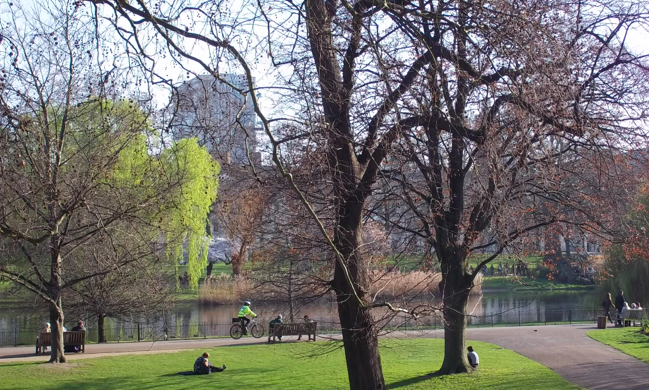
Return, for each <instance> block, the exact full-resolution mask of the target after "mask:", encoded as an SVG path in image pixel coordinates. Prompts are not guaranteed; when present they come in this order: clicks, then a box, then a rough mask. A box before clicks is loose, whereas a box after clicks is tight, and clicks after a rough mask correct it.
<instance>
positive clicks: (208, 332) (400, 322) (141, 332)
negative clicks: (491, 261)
mask: <svg viewBox="0 0 649 390" xmlns="http://www.w3.org/2000/svg"><path fill="white" fill-rule="evenodd" d="M601 299H603V298H602V297H600V296H599V293H598V291H597V290H592V291H591V290H589V291H583V290H581V291H575V292H570V291H558V292H547V291H539V292H513V291H508V292H485V293H484V294H483V295H473V296H472V297H471V299H470V301H469V308H468V312H469V315H470V316H469V318H468V322H469V324H470V325H474V326H494V325H499V324H511V325H518V324H519V323H520V324H525V323H548V322H550V323H552V322H570V321H583V320H591V319H594V317H595V315H596V314H595V313H596V312H597V311H599V302H601ZM253 303H254V302H253ZM420 303H430V304H435V303H436V302H434V301H433V302H421V301H419V302H412V303H411V304H410V305H408V306H411V307H412V306H414V305H416V304H420ZM408 306H406V307H408ZM239 308H240V306H239V305H232V306H223V305H221V306H201V305H199V304H198V303H184V304H180V305H177V306H176V307H175V308H174V309H173V310H171V311H170V312H166V313H163V314H162V315H160V316H158V317H157V318H149V319H140V320H139V321H138V320H137V319H135V318H133V319H130V320H121V321H117V320H110V319H108V320H107V322H106V336H107V338H108V340H109V341H135V340H137V339H138V337H139V338H140V339H142V340H146V339H162V338H164V337H165V335H166V336H167V338H202V337H214V336H226V335H228V331H229V328H230V326H231V319H232V317H236V316H237V313H238V312H239ZM252 308H253V310H254V311H255V312H256V314H257V315H259V316H260V318H261V319H262V320H261V321H260V322H261V323H263V324H266V323H267V322H268V320H269V319H271V318H273V317H275V316H276V315H277V314H278V313H282V314H283V315H284V316H285V317H288V310H287V307H286V305H283V304H266V305H256V306H253V307H252ZM373 313H374V315H375V317H376V318H377V319H382V322H381V323H382V325H384V326H386V327H388V328H396V327H406V328H413V327H415V326H420V327H421V326H441V325H442V323H441V320H440V318H439V317H438V316H435V315H432V316H427V317H423V318H420V319H418V320H414V319H412V318H411V317H408V316H405V315H397V316H394V315H389V316H388V315H387V314H390V313H388V312H387V311H385V310H375V311H374V312H373ZM304 315H308V316H309V317H310V318H312V319H314V320H317V321H318V324H319V325H318V327H319V329H320V330H323V331H326V330H327V329H330V330H336V329H338V315H337V310H336V306H335V304H334V303H329V302H321V303H318V304H311V305H308V306H305V307H302V308H299V311H298V312H297V313H295V317H297V318H301V317H303V316H304ZM297 318H296V319H297ZM47 320H48V315H47V313H44V312H42V311H41V310H30V309H20V310H16V309H12V308H10V307H0V346H7V345H15V344H27V345H28V344H32V343H33V342H34V340H35V338H36V335H37V334H38V332H39V331H40V329H42V327H43V323H44V322H46V321H47ZM74 322H75V319H73V318H69V320H67V321H66V325H68V326H69V327H71V326H72V325H73V324H74ZM88 325H89V331H88V339H89V340H91V341H96V339H97V332H96V329H95V324H92V323H90V324H88Z"/></svg>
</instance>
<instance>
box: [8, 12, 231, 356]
mask: <svg viewBox="0 0 649 390" xmlns="http://www.w3.org/2000/svg"><path fill="white" fill-rule="evenodd" d="M78 6H79V4H77V5H74V6H73V5H71V4H68V3H65V2H63V3H57V2H46V1H44V2H41V3H38V4H34V5H33V8H32V9H25V8H22V7H21V6H20V5H17V4H14V3H9V2H3V3H2V4H0V7H2V9H3V12H2V14H1V20H2V24H1V26H0V29H1V30H0V37H1V40H0V53H1V57H2V60H0V61H2V62H1V63H0V73H1V74H2V79H1V81H0V91H1V93H0V112H1V113H2V116H1V119H0V245H1V246H2V247H3V248H4V249H5V250H6V254H7V255H8V256H3V258H2V259H1V260H0V275H2V276H3V277H4V278H7V279H9V280H11V281H13V282H15V283H17V284H20V285H21V286H22V287H24V288H25V289H27V290H29V291H30V292H32V293H34V294H35V295H36V296H38V297H39V298H41V299H42V300H44V301H45V302H46V303H47V304H48V307H49V312H50V322H51V324H52V334H53V337H52V352H51V357H50V361H51V362H65V360H66V359H65V356H64V353H63V339H62V337H63V321H64V311H63V300H64V299H63V292H64V291H65V290H66V289H69V288H71V287H72V286H75V285H77V284H79V283H82V282H86V281H89V280H90V279H93V278H101V277H105V276H106V275H108V274H109V273H110V272H113V271H115V270H117V269H119V268H120V267H123V266H126V265H128V264H131V263H134V262H137V261H138V260H140V259H143V258H145V257H147V258H150V257H152V256H153V257H155V256H156V254H157V253H160V248H159V246H160V243H161V241H162V242H164V243H166V244H172V243H176V245H180V244H181V243H182V239H183V238H184V237H185V234H186V233H187V231H188V230H189V229H187V227H186V225H185V222H184V221H188V220H195V219H196V218H194V217H195V216H193V215H182V214H183V213H182V211H181V210H183V209H182V207H181V206H179V205H178V203H177V200H178V199H180V198H181V197H182V195H183V194H182V190H183V189H184V188H183V186H185V185H187V183H194V184H196V185H199V186H200V185H202V186H203V187H204V188H208V189H210V188H213V189H214V191H211V192H212V194H211V195H205V197H204V199H203V200H204V201H203V202H202V203H203V204H200V202H199V203H195V201H196V198H195V197H192V198H190V199H185V204H184V206H188V207H189V208H190V209H192V208H194V207H195V208H196V209H197V210H201V212H203V213H204V214H203V215H202V217H201V218H200V220H199V221H200V223H201V224H202V225H201V227H204V220H205V218H204V216H205V213H206V211H203V210H204V209H206V205H207V206H209V205H210V204H211V202H212V201H213V199H214V197H215V188H216V180H217V179H216V174H217V172H218V166H217V165H211V164H214V163H213V162H212V161H211V160H210V159H209V156H208V155H207V153H206V152H204V155H203V157H206V159H203V160H201V161H200V164H197V163H196V161H191V162H190V164H188V163H187V162H186V160H183V158H186V157H187V155H182V153H180V152H179V151H178V149H180V147H178V148H176V149H170V150H169V151H167V152H164V151H163V152H161V153H160V155H159V156H157V157H160V159H158V158H157V157H156V156H153V155H150V154H149V147H150V144H148V141H149V140H152V139H155V137H154V132H153V130H152V128H151V125H150V123H151V120H150V118H149V117H148V116H147V115H146V114H145V113H144V112H142V111H141V110H140V108H139V107H138V106H137V105H136V104H135V103H134V102H133V101H128V100H118V99H116V98H117V96H119V95H118V93H119V91H117V90H116V89H114V88H112V89H111V92H112V94H111V96H110V97H112V98H115V100H110V99H108V98H107V97H108V96H107V95H106V89H107V88H106V87H107V86H111V85H113V84H112V83H113V82H114V80H113V81H111V80H112V79H111V77H112V76H114V77H116V76H117V73H118V72H114V73H113V71H115V65H114V63H112V64H111V62H108V64H109V65H108V67H109V68H108V69H105V68H104V65H105V63H103V64H104V65H102V64H100V63H96V62H95V61H94V60H95V58H97V56H100V55H103V54H100V53H98V51H99V50H100V48H104V47H102V43H101V42H99V41H98V40H97V39H98V37H99V34H96V32H97V31H96V30H95V29H94V26H95V25H94V23H93V19H92V18H91V17H89V16H90V15H88V14H87V13H84V12H83V11H82V10H80V9H79V7H78ZM5 11H7V12H5ZM111 75H112V76H111ZM95 93H97V94H99V95H95ZM147 137H149V138H147ZM192 145H193V146H195V148H193V149H192V148H191V146H192ZM184 146H187V148H186V149H187V150H193V151H199V152H200V149H199V148H198V146H196V144H195V143H194V144H191V142H188V143H185V144H184ZM199 154H200V153H199ZM205 164H207V167H208V168H207V169H204V168H206V165H205ZM190 165H191V166H190ZM197 167H200V168H198V170H199V171H200V172H199V175H198V176H196V173H197V170H196V168H197ZM201 175H202V176H201ZM210 175H211V176H210ZM185 190H186V188H185ZM200 194H202V192H201V193H200ZM199 196H200V195H199ZM196 234H204V229H202V231H201V232H197V233H196ZM125 237H127V240H128V245H125V244H124V243H125ZM92 247H103V248H104V249H103V250H104V251H107V252H108V253H111V256H93V253H92V251H90V250H85V248H92ZM82 253H83V254H85V255H87V256H88V257H86V258H84V259H83V260H84V261H87V262H89V263H92V266H88V267H85V268H84V269H83V272H79V273H77V272H74V271H73V267H71V266H72V265H73V264H74V263H75V256H77V255H78V256H81V254H82ZM105 253H106V252H105ZM94 254H96V253H94ZM76 270H80V268H76ZM68 271H70V272H68Z"/></svg>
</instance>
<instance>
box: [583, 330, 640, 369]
mask: <svg viewBox="0 0 649 390" xmlns="http://www.w3.org/2000/svg"><path fill="white" fill-rule="evenodd" d="M586 334H587V335H588V336H589V337H590V338H592V339H594V340H597V341H599V342H600V343H604V344H606V345H610V346H611V347H613V348H615V349H617V350H619V351H622V352H624V353H626V354H627V355H631V356H634V357H636V358H638V359H640V360H642V361H644V362H646V363H649V336H647V335H645V334H642V333H640V331H639V329H638V328H635V327H633V328H614V329H601V330H593V331H590V332H586ZM647 369H649V368H647Z"/></svg>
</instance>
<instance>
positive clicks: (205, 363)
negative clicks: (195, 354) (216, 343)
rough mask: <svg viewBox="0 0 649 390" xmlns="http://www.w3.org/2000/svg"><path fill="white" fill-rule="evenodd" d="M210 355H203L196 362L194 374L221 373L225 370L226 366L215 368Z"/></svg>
mask: <svg viewBox="0 0 649 390" xmlns="http://www.w3.org/2000/svg"><path fill="white" fill-rule="evenodd" d="M209 357H210V354H209V353H207V352H205V353H203V354H202V355H201V356H200V357H199V358H198V359H196V361H195V362H194V374H210V373H212V372H221V371H223V370H225V364H224V365H223V366H222V367H214V366H213V365H212V363H210V361H209Z"/></svg>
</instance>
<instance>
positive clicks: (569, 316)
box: [568, 309, 572, 325]
mask: <svg viewBox="0 0 649 390" xmlns="http://www.w3.org/2000/svg"><path fill="white" fill-rule="evenodd" d="M568 321H569V322H570V325H572V309H568Z"/></svg>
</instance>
